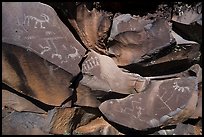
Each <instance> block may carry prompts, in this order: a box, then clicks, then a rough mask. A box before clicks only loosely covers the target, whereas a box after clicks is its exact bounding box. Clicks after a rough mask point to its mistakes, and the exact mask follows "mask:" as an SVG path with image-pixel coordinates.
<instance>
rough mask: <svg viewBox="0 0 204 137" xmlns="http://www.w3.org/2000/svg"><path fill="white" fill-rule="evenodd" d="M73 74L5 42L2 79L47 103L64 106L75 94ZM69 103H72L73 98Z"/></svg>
mask: <svg viewBox="0 0 204 137" xmlns="http://www.w3.org/2000/svg"><path fill="white" fill-rule="evenodd" d="M72 78H73V76H72V75H71V74H70V73H68V72H66V71H64V70H63V69H61V68H59V67H57V66H56V65H54V64H52V63H50V62H48V61H46V60H44V59H42V58H41V57H39V56H38V55H36V54H35V53H32V52H27V51H26V49H24V48H22V47H18V46H14V45H10V44H6V43H2V82H3V83H5V84H7V85H8V86H10V87H11V88H13V89H15V90H16V91H18V92H20V93H22V94H24V95H27V96H30V97H32V98H35V99H37V100H39V101H41V102H43V103H45V104H48V105H54V106H60V105H61V104H62V103H63V102H64V101H65V100H66V99H67V98H69V97H70V96H71V95H72V90H71V89H70V88H69V86H70V84H71V83H70V80H71V79H72ZM68 101H69V106H71V100H68Z"/></svg>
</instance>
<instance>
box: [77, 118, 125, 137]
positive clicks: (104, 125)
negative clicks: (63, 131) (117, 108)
mask: <svg viewBox="0 0 204 137" xmlns="http://www.w3.org/2000/svg"><path fill="white" fill-rule="evenodd" d="M73 135H123V134H122V133H120V132H119V131H118V130H117V129H115V128H114V127H113V126H111V125H110V124H109V123H108V122H106V121H105V120H104V119H103V118H102V117H100V118H96V119H94V120H92V121H91V122H90V123H88V124H87V125H84V126H80V127H78V128H76V129H75V130H74V131H73Z"/></svg>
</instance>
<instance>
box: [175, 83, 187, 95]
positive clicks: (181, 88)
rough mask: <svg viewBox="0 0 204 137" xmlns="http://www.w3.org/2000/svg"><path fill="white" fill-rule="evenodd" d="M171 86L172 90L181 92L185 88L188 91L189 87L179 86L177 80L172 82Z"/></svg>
mask: <svg viewBox="0 0 204 137" xmlns="http://www.w3.org/2000/svg"><path fill="white" fill-rule="evenodd" d="M173 88H174V90H178V91H181V92H182V93H183V92H184V91H185V89H186V90H188V92H190V89H189V87H180V86H179V85H178V83H177V82H174V84H173Z"/></svg>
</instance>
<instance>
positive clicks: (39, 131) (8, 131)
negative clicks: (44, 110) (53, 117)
mask: <svg viewBox="0 0 204 137" xmlns="http://www.w3.org/2000/svg"><path fill="white" fill-rule="evenodd" d="M3 111H7V110H5V109H3V110H2V112H3ZM2 134H3V135H49V131H48V130H47V121H46V115H45V114H37V113H30V112H16V111H13V112H11V113H9V114H8V115H6V116H5V117H4V118H3V119H2Z"/></svg>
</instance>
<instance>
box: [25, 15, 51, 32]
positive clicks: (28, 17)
mask: <svg viewBox="0 0 204 137" xmlns="http://www.w3.org/2000/svg"><path fill="white" fill-rule="evenodd" d="M40 16H41V17H42V18H43V19H38V18H36V17H34V16H31V15H25V14H24V21H23V24H25V25H27V26H29V25H30V20H35V25H34V28H38V27H37V25H38V24H40V28H41V29H45V27H44V26H43V23H46V22H47V23H49V20H50V18H49V16H48V15H46V14H44V13H42V14H41V15H40Z"/></svg>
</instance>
